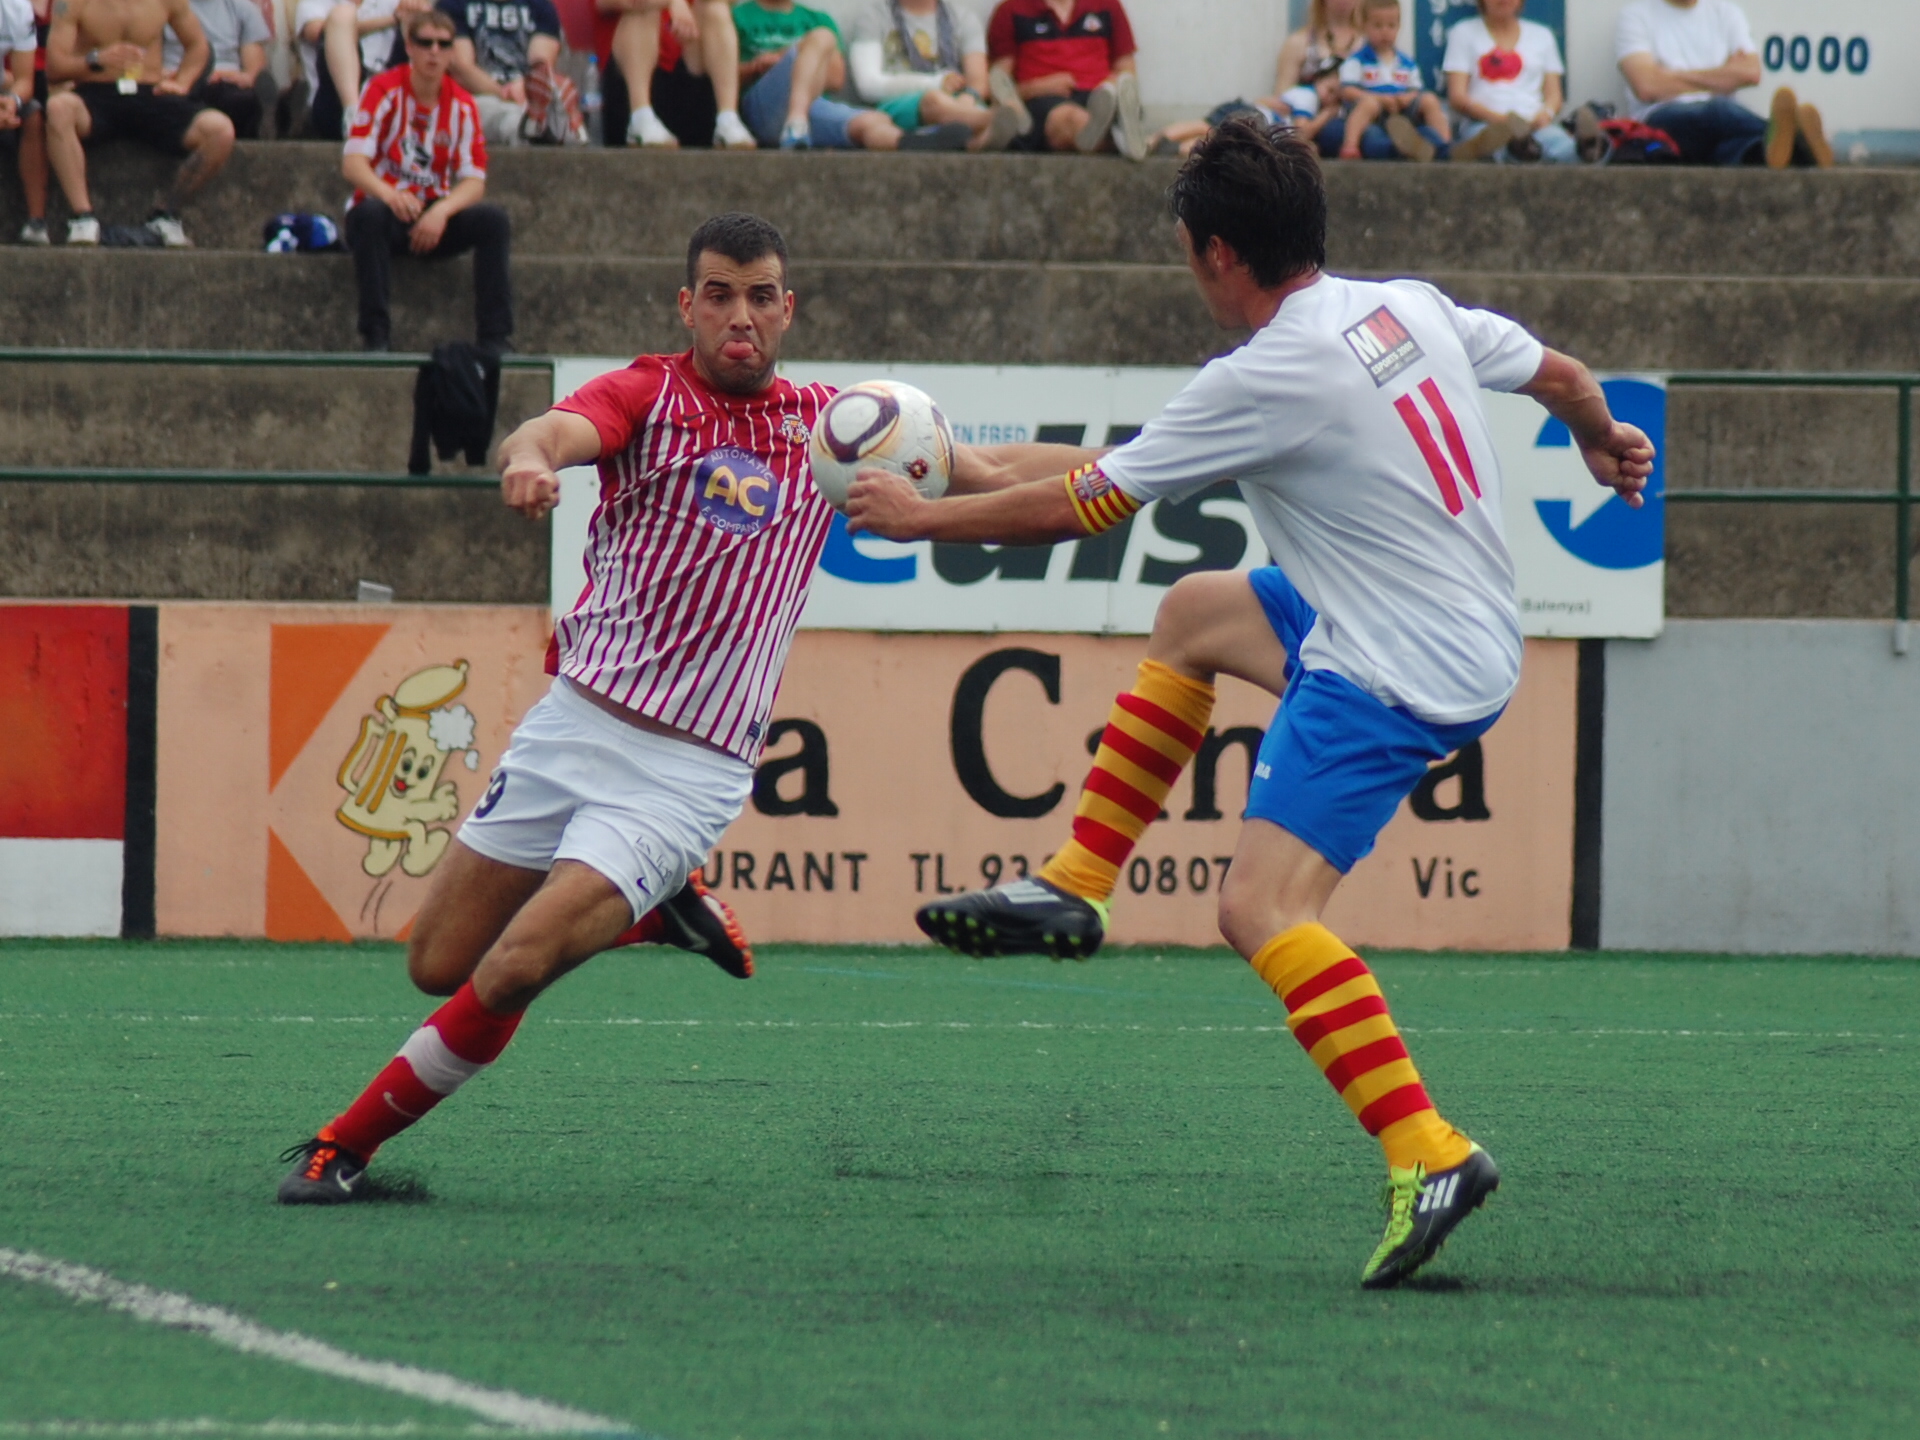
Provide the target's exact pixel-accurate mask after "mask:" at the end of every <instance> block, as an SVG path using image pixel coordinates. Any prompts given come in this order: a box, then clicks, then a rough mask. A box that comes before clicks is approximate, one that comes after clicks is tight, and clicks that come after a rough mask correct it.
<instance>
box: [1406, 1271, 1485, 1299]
mask: <svg viewBox="0 0 1920 1440" xmlns="http://www.w3.org/2000/svg"><path fill="white" fill-rule="evenodd" d="M1399 1288H1400V1289H1402V1290H1418V1291H1419V1292H1420V1293H1421V1294H1423V1295H1464V1294H1465V1293H1466V1292H1468V1291H1469V1290H1474V1289H1478V1288H1479V1287H1478V1286H1475V1285H1470V1284H1468V1283H1467V1282H1466V1281H1465V1280H1462V1279H1461V1278H1460V1277H1459V1276H1457V1275H1415V1276H1414V1277H1413V1278H1412V1279H1410V1280H1403V1281H1401V1282H1400V1286H1399Z"/></svg>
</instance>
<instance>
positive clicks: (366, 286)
mask: <svg viewBox="0 0 1920 1440" xmlns="http://www.w3.org/2000/svg"><path fill="white" fill-rule="evenodd" d="M405 36H406V47H407V48H406V55H407V59H406V63H404V64H402V65H397V66H394V67H393V68H392V69H390V70H387V71H385V72H383V73H381V74H380V75H377V76H375V77H374V78H373V79H372V80H371V81H369V82H368V84H367V88H366V90H365V91H364V92H363V93H362V95H361V97H360V105H359V108H358V109H357V110H356V111H355V113H354V119H353V128H352V130H351V132H350V133H349V134H348V136H347V143H346V145H345V147H344V154H343V157H342V159H341V162H340V173H341V174H342V175H344V176H346V178H347V179H348V180H350V181H352V182H353V187H354V189H353V199H352V200H350V201H348V208H347V225H346V230H347V248H348V249H349V250H351V251H352V252H353V273H354V279H355V280H356V281H357V282H358V285H359V291H360V320H359V326H360V340H361V344H362V345H363V346H364V347H365V348H366V349H368V350H385V349H387V348H388V347H389V344H390V339H391V336H392V331H393V326H392V320H391V318H390V313H389V301H390V298H391V295H392V291H393V257H394V256H395V255H404V254H409V253H411V254H413V255H416V256H418V257H420V258H421V259H423V260H440V259H445V258H447V257H449V256H453V255H463V254H465V253H466V252H467V251H469V250H471V251H472V252H473V310H474V329H475V331H476V332H477V340H478V343H479V344H480V346H481V347H482V348H483V349H486V350H489V351H491V352H493V353H494V354H498V353H500V352H501V351H504V350H506V349H508V348H509V347H510V344H511V340H512V336H513V288H512V283H511V280H510V278H509V275H508V269H507V265H508V250H509V245H510V240H511V227H510V225H509V224H508V221H507V212H506V211H504V210H502V209H501V208H500V207H499V206H498V205H489V204H486V203H484V202H485V197H486V193H487V141H486V137H485V136H484V135H483V134H482V133H481V130H480V110H479V107H478V106H476V105H475V104H474V103H473V97H472V96H471V95H469V94H468V93H467V92H466V90H465V88H464V87H463V86H462V85H461V84H460V82H459V81H457V80H455V79H454V78H453V77H452V76H451V75H449V74H448V73H447V72H448V69H449V67H450V66H451V64H452V62H453V45H454V25H453V17H452V16H450V15H448V14H446V13H445V12H444V11H440V10H427V11H421V12H417V13H415V14H412V15H409V16H408V17H407V19H406V24H405Z"/></svg>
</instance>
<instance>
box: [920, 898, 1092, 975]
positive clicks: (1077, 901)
mask: <svg viewBox="0 0 1920 1440" xmlns="http://www.w3.org/2000/svg"><path fill="white" fill-rule="evenodd" d="M913 920H914V923H915V924H916V925H918V926H919V927H920V928H921V930H923V931H925V932H926V934H927V935H928V937H929V938H931V939H934V940H938V941H939V942H940V943H941V944H942V945H944V946H946V947H947V948H948V949H949V950H957V951H959V952H960V953H961V954H962V955H971V956H973V957H974V958H975V959H976V960H978V959H985V958H987V957H989V956H993V955H1047V956H1051V957H1052V958H1053V959H1055V960H1085V959H1087V958H1088V957H1090V956H1091V955H1092V954H1093V952H1094V951H1096V950H1098V949H1099V948H1100V942H1101V941H1103V940H1105V939H1106V938H1107V907H1106V906H1105V905H1103V904H1101V903H1100V902H1099V901H1098V900H1083V899H1081V898H1080V897H1079V896H1078V895H1073V894H1069V893H1068V892H1067V891H1065V890H1062V889H1061V888H1060V887H1059V886H1057V885H1050V884H1048V883H1047V882H1046V881H1045V880H1037V879H1027V880H1013V881H1009V882H1008V883H1007V884H1005V885H996V886H994V887H993V888H992V889H991V890H975V891H972V892H970V893H968V894H965V895H955V896H954V897H953V898H952V899H950V900H935V901H933V902H932V903H931V904H927V905H922V906H921V907H920V908H919V910H917V911H916V912H915V913H914V917H913Z"/></svg>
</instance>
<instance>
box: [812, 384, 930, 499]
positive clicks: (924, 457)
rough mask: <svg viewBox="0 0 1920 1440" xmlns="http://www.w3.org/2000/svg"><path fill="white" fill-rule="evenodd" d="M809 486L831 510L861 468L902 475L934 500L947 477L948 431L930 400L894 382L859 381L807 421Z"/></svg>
mask: <svg viewBox="0 0 1920 1440" xmlns="http://www.w3.org/2000/svg"><path fill="white" fill-rule="evenodd" d="M807 450H808V454H809V456H810V457H811V459H812V461H813V483H814V484H815V485H817V486H819V487H820V493H821V494H822V495H824V496H826V498H827V503H828V504H829V505H831V506H833V508H834V509H836V510H844V509H846V508H847V487H848V486H850V485H852V484H853V477H854V475H855V474H856V473H858V472H859V471H861V470H863V469H879V470H891V471H893V473H894V474H896V475H904V476H905V477H906V478H907V479H908V480H909V481H910V482H911V483H912V485H913V488H914V489H916V490H918V491H919V492H920V493H921V494H922V495H924V496H926V497H927V499H929V500H937V499H939V498H940V497H941V496H942V495H944V494H946V493H947V482H948V481H949V480H951V479H952V478H953V429H952V427H950V426H949V425H948V424H947V417H946V416H944V415H942V414H941V413H940V407H939V406H938V405H936V404H934V403H933V397H932V396H930V395H928V394H927V392H926V391H924V390H916V389H915V388H914V387H913V386H911V385H902V384H901V383H900V382H899V381H898V380H863V381H861V382H860V383H859V384H858V385H849V386H848V387H847V388H846V389H845V390H842V391H841V392H840V393H839V394H838V395H835V396H834V397H833V399H831V400H829V401H828V402H827V406H826V409H824V410H822V411H821V412H820V415H819V418H818V419H816V420H815V421H814V422H813V442H812V444H810V445H809V446H808V447H807Z"/></svg>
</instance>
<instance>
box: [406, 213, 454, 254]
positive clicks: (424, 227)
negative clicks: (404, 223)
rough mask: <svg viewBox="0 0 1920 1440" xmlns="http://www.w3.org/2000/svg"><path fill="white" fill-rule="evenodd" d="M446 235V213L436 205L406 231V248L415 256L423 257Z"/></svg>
mask: <svg viewBox="0 0 1920 1440" xmlns="http://www.w3.org/2000/svg"><path fill="white" fill-rule="evenodd" d="M446 233H447V212H446V211H445V210H444V209H443V208H442V207H440V206H438V205H430V206H428V207H427V209H426V210H425V211H424V212H423V213H422V214H421V216H420V218H419V219H418V220H416V221H414V222H413V226H412V228H411V229H409V230H408V231H407V248H408V249H410V250H412V251H413V253H414V254H416V255H425V254H427V253H428V252H429V251H431V250H433V249H434V248H435V247H437V246H438V245H439V244H440V240H441V237H443V236H444V235H445V234H446Z"/></svg>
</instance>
